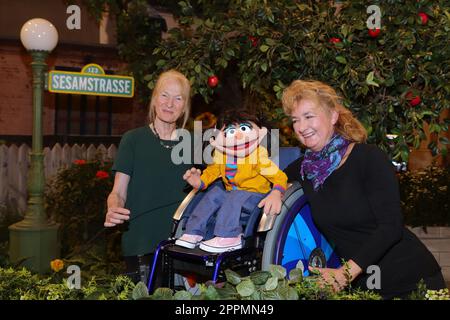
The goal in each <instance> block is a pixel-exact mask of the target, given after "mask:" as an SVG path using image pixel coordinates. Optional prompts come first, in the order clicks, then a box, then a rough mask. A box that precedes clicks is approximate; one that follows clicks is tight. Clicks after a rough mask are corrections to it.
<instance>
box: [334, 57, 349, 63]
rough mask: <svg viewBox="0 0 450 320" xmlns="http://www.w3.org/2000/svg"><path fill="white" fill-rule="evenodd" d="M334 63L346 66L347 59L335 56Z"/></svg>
mask: <svg viewBox="0 0 450 320" xmlns="http://www.w3.org/2000/svg"><path fill="white" fill-rule="evenodd" d="M336 61H337V62H339V63H342V64H347V59H345V57H343V56H337V57H336Z"/></svg>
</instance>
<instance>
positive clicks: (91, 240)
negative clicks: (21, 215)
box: [45, 160, 121, 272]
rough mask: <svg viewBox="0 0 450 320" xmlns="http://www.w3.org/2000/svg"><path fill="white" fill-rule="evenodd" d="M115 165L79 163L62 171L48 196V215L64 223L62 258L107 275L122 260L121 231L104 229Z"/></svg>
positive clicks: (93, 162)
mask: <svg viewBox="0 0 450 320" xmlns="http://www.w3.org/2000/svg"><path fill="white" fill-rule="evenodd" d="M111 166H112V164H111V163H110V162H103V161H99V160H96V161H85V160H76V161H75V162H74V164H72V165H71V166H70V167H68V168H65V169H63V170H60V171H59V172H58V174H57V175H56V177H55V178H54V179H53V180H52V181H50V182H49V183H48V186H47V189H46V193H45V200H46V212H47V213H48V214H49V217H50V218H51V219H53V220H55V221H56V222H58V223H60V235H61V255H62V257H64V258H66V259H71V260H72V262H74V263H76V264H80V265H82V266H83V267H84V268H88V267H89V268H90V267H92V268H97V269H100V270H103V271H104V272H111V270H110V269H111V266H112V265H111V262H119V261H120V259H121V258H120V255H121V249H120V231H119V229H117V228H112V229H111V228H110V229H106V228H104V226H103V223H104V219H105V213H106V199H107V197H108V194H109V193H110V192H111V190H112V186H113V179H112V175H111Z"/></svg>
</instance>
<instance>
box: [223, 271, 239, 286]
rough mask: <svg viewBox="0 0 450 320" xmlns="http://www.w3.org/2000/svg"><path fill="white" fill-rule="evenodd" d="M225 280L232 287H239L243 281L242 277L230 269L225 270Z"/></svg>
mask: <svg viewBox="0 0 450 320" xmlns="http://www.w3.org/2000/svg"><path fill="white" fill-rule="evenodd" d="M225 278H226V279H227V281H228V282H229V283H231V284H232V285H237V284H239V283H240V282H241V281H242V279H241V276H240V275H239V274H237V273H236V272H234V271H233V270H230V269H227V270H225Z"/></svg>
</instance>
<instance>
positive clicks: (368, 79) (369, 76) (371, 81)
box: [366, 71, 379, 87]
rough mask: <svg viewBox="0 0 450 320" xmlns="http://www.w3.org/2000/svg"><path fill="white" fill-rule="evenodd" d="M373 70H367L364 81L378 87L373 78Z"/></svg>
mask: <svg viewBox="0 0 450 320" xmlns="http://www.w3.org/2000/svg"><path fill="white" fill-rule="evenodd" d="M373 77H374V76H373V71H370V72H369V74H368V75H367V77H366V83H367V84H368V85H369V86H375V87H379V85H378V83H376V82H375V81H374V80H373Z"/></svg>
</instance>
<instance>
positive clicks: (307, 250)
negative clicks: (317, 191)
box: [274, 195, 340, 276]
mask: <svg viewBox="0 0 450 320" xmlns="http://www.w3.org/2000/svg"><path fill="white" fill-rule="evenodd" d="M315 248H320V249H321V250H322V251H323V253H324V255H325V258H326V260H327V267H329V268H336V267H339V266H340V262H339V257H338V256H337V254H336V252H335V251H334V248H333V246H332V245H331V244H330V243H329V242H328V241H327V240H326V239H325V237H324V236H323V235H322V234H321V233H320V232H319V230H318V229H317V227H316V226H315V225H314V222H313V220H312V216H311V209H310V206H309V203H308V202H307V199H306V196H304V195H303V196H301V197H300V198H299V199H298V200H297V201H296V202H295V203H294V205H293V206H292V207H291V208H290V210H289V212H288V214H287V215H286V219H285V220H284V223H283V225H282V226H281V229H280V233H279V236H278V239H277V245H276V252H275V261H274V263H275V264H279V265H282V266H283V267H284V268H286V271H287V274H289V271H290V270H292V269H294V268H295V267H296V265H297V263H298V261H299V260H301V261H302V263H303V266H304V272H303V275H304V276H308V275H309V271H308V260H309V256H310V254H311V252H312V251H313V250H314V249H315Z"/></svg>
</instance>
